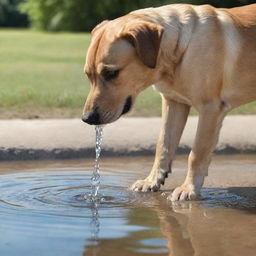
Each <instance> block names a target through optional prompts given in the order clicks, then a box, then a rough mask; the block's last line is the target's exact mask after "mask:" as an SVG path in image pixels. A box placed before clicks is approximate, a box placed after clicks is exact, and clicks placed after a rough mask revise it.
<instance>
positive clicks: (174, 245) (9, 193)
mask: <svg viewBox="0 0 256 256" xmlns="http://www.w3.org/2000/svg"><path fill="white" fill-rule="evenodd" d="M152 160H153V159H152V158H126V159H121V158H118V159H106V160H104V161H103V162H102V170H101V189H100V192H101V194H103V195H104V200H103V201H102V202H101V203H100V204H99V205H95V204H93V203H92V202H88V201H86V200H84V199H83V195H84V194H85V193H88V192H90V189H91V187H90V178H91V169H92V168H90V166H92V164H91V163H92V162H93V160H91V161H88V162H86V161H62V162H50V161H48V162H47V161H45V162H16V163H1V164H0V170H1V171H0V173H2V174H1V175H0V230H1V234H0V255H1V256H2V255H3V256H5V255H6V256H12V255H15V256H16V255H28V256H30V255H31V256H34V255H47V256H48V255H54V256H56V255H72V256H76V255H89V256H93V255H95V256H96V255H98V256H101V255H102V256H103V255H104V256H106V255H110V256H111V255H113V256H118V255H124V256H126V255H127V256H128V255H129V256H130V255H135V256H136V255H159V256H162V255H175V256H179V255H186V256H190V255H202V256H205V255H210V256H211V255H248V256H251V255H255V250H256V215H255V209H256V203H255V201H256V200H255V199H256V189H255V186H254V184H255V185H256V170H255V160H254V158H253V157H251V156H244V157H235V156H233V157H229V158H228V157H225V158H223V157H217V158H216V159H215V161H214V164H213V168H212V170H213V173H212V175H211V173H210V176H209V178H208V180H207V181H206V187H205V188H204V189H203V191H202V200H201V201H197V202H185V203H176V204H171V203H170V202H167V201H166V199H165V197H164V196H162V195H161V193H162V192H164V193H165V194H166V195H168V193H170V188H172V187H173V186H176V185H178V183H180V181H182V179H183V177H184V175H185V172H184V170H185V166H186V160H185V159H184V158H179V159H178V160H177V161H176V167H175V168H174V173H173V175H171V176H170V177H171V178H170V182H167V185H166V186H165V187H164V188H163V191H162V192H159V193H146V194H141V193H133V192H129V191H128V190H127V187H128V186H129V185H131V184H132V182H133V181H135V180H136V179H138V178H142V177H144V176H145V175H146V173H147V172H148V170H149V168H150V166H151V164H152ZM84 166H87V167H86V168H84ZM231 174H232V175H231ZM234 175H235V176H236V177H234ZM217 185H218V186H217Z"/></svg>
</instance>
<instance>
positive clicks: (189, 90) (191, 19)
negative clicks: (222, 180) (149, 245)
mask: <svg viewBox="0 0 256 256" xmlns="http://www.w3.org/2000/svg"><path fill="white" fill-rule="evenodd" d="M106 68H107V69H110V70H117V69H118V70H120V74H119V75H118V77H117V78H116V79H113V80H111V81H105V80H104V78H103V77H102V70H104V69H106ZM85 72H86V73H87V74H88V76H89V78H90V80H91V84H92V88H91V91H90V94H89V96H88V98H87V102H86V105H85V109H84V113H86V112H89V111H92V110H93V109H94V108H95V107H97V108H98V111H99V113H100V116H101V122H102V123H110V122H113V121H115V120H116V119H118V118H119V117H120V115H121V114H122V110H123V108H124V104H125V100H126V98H127V97H128V96H131V97H132V101H133V102H134V101H135V99H136V97H137V95H138V94H139V93H140V92H141V91H142V90H144V89H145V88H147V87H148V86H150V85H152V84H154V86H155V88H156V89H157V90H158V91H159V92H160V93H161V94H162V98H163V107H162V116H163V125H162V129H161V132H160V137H159V140H158V143H157V149H156V158H155V163H154V165H153V168H152V171H151V173H150V175H149V176H148V177H147V178H146V179H144V180H139V181H137V182H136V183H135V184H133V186H132V189H133V190H136V191H157V190H158V189H159V188H160V185H161V184H163V183H164V179H165V178H166V177H167V175H168V172H171V163H172V161H173V158H174V155H175V151H176V148H177V146H178V144H179V140H180V137H181V134H182V131H183V128H184V126H185V123H186V120H187V116H188V113H189V109H190V107H191V106H193V107H194V108H195V109H196V110H197V111H198V113H199V123H198V129H197V134H196V138H195V142H194V145H193V148H192V150H191V153H190V155H189V161H188V175H187V178H186V180H185V182H184V184H183V185H181V186H180V187H178V188H177V189H175V190H174V192H173V194H172V197H171V199H172V200H188V199H194V198H196V197H197V196H198V194H199V191H200V188H201V187H202V185H203V181H204V177H205V176H206V175H207V171H208V166H209V164H210V160H211V153H212V152H213V150H214V147H215V145H216V143H217V141H218V136H219V131H220V128H221V124H222V121H223V119H224V117H225V115H226V114H227V113H228V112H229V111H230V110H231V109H233V108H235V107H237V106H239V105H241V104H245V103H248V102H251V101H254V100H256V4H253V5H249V6H245V7H239V8H232V9H216V8H214V7H212V6H209V5H202V6H193V5H188V4H178V5H176V4H175V5H167V6H163V7H159V8H147V9H142V10H138V11H135V12H132V13H130V14H128V15H126V16H123V17H120V18H118V19H116V20H113V21H108V22H104V23H103V24H101V25H99V26H98V27H96V29H95V30H94V31H93V35H92V42H91V45H90V48H89V50H88V54H87V60H86V64H85Z"/></svg>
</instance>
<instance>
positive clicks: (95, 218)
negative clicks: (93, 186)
mask: <svg viewBox="0 0 256 256" xmlns="http://www.w3.org/2000/svg"><path fill="white" fill-rule="evenodd" d="M99 205H100V201H99V200H92V201H91V213H92V217H91V223H90V226H91V243H92V248H93V249H92V256H96V255H98V240H99V232H100V221H99V211H98V207H99Z"/></svg>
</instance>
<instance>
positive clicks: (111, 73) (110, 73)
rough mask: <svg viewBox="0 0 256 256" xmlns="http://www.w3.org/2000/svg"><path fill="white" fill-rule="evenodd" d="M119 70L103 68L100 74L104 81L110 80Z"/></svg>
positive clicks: (115, 76)
mask: <svg viewBox="0 0 256 256" xmlns="http://www.w3.org/2000/svg"><path fill="white" fill-rule="evenodd" d="M119 72H120V70H110V69H104V70H103V71H102V72H101V75H102V76H103V78H104V79H105V80H106V81H110V80H112V79H115V78H117V77H118V75H119Z"/></svg>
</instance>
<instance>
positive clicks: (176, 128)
mask: <svg viewBox="0 0 256 256" xmlns="http://www.w3.org/2000/svg"><path fill="white" fill-rule="evenodd" d="M189 109H190V107H189V106H188V105H185V104H181V103H178V102H176V101H173V100H170V99H167V98H165V97H164V96H162V127H161V131H160V136H159V138H158V142H157V147H156V155H155V161H154V165H153V168H152V170H151V172H150V174H149V176H148V177H147V178H146V179H144V180H138V181H136V182H135V183H134V184H133V185H132V187H131V189H132V190H134V191H142V192H147V191H158V190H159V188H160V186H161V184H164V181H165V178H167V176H168V173H169V172H171V164H172V160H173V158H174V155H175V151H176V149H177V147H178V144H179V141H180V137H181V135H182V132H183V129H184V127H185V124H186V121H187V117H188V113H189Z"/></svg>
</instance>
